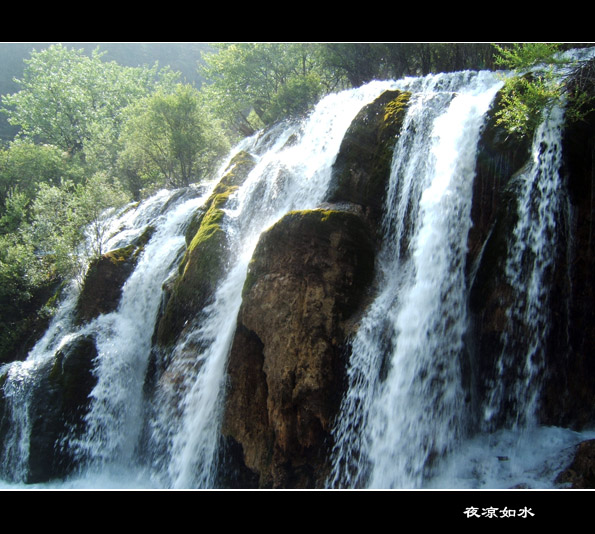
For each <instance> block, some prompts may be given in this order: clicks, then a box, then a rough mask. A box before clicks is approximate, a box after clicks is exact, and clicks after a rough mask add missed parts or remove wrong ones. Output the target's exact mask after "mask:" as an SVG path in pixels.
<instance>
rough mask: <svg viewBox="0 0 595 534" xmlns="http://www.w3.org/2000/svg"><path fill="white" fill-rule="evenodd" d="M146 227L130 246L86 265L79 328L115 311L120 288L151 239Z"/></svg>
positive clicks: (78, 305) (80, 299) (111, 252)
mask: <svg viewBox="0 0 595 534" xmlns="http://www.w3.org/2000/svg"><path fill="white" fill-rule="evenodd" d="M153 232H154V228H152V227H149V228H148V229H147V230H146V231H145V232H143V234H142V235H141V236H139V237H138V238H137V239H136V240H134V241H133V242H132V243H131V244H130V245H128V246H126V247H123V248H119V249H116V250H111V251H110V252H106V253H105V254H102V255H101V256H99V257H98V258H96V259H95V260H93V261H92V262H91V264H90V265H89V269H88V270H87V274H86V275H85V280H84V282H83V287H82V289H81V294H80V297H79V300H78V302H77V308H76V319H75V321H76V323H78V324H82V323H85V322H87V321H90V320H92V319H94V318H96V317H98V316H99V315H102V314H105V313H110V312H112V311H114V310H116V309H117V307H118V304H119V303H120V298H121V297H122V288H123V287H124V284H125V283H126V280H128V277H129V276H130V275H131V274H132V272H133V271H134V268H135V267H136V264H137V262H138V259H139V257H140V255H141V253H142V251H143V250H144V247H145V245H146V244H147V242H148V241H149V239H150V238H151V236H152V235H153Z"/></svg>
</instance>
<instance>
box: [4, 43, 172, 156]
mask: <svg viewBox="0 0 595 534" xmlns="http://www.w3.org/2000/svg"><path fill="white" fill-rule="evenodd" d="M102 56H103V53H100V52H99V50H98V49H96V50H95V51H93V53H92V54H91V55H90V56H88V55H86V54H85V53H84V51H83V50H82V49H81V50H69V49H67V48H66V47H64V46H63V45H61V44H58V45H52V46H50V47H48V48H47V49H45V50H42V51H40V52H36V51H33V52H32V54H31V57H30V59H28V60H25V63H26V67H25V70H24V73H23V77H22V79H19V80H15V81H16V82H17V83H18V85H19V86H20V87H21V89H20V91H18V92H16V93H14V94H11V95H5V96H3V97H2V105H3V108H2V111H3V112H4V113H6V114H7V115H8V121H9V123H10V124H12V125H16V126H19V127H20V135H21V137H23V138H25V139H28V140H32V141H35V142H41V143H49V144H52V145H55V146H56V147H58V148H60V149H61V150H63V151H66V152H68V153H70V154H75V153H79V152H81V151H83V150H84V149H85V148H88V145H89V144H91V143H92V142H93V141H97V140H98V139H101V138H100V137H98V136H97V135H96V134H97V132H98V131H101V132H103V134H104V138H103V139H101V141H102V148H103V149H104V150H109V149H110V145H112V144H113V143H115V140H116V139H117V137H118V133H119V129H120V126H121V121H122V110H123V109H124V108H125V107H126V106H128V105H129V104H130V103H131V102H133V101H135V100H136V99H138V98H140V97H143V96H146V95H147V94H150V93H151V92H153V91H154V90H155V89H156V88H157V87H159V86H163V85H165V86H167V85H171V84H172V83H173V81H174V80H175V79H176V78H177V75H176V74H174V73H171V72H170V71H169V70H167V69H166V70H161V71H160V70H158V68H157V65H155V66H153V67H152V68H148V67H122V66H120V65H118V64H117V63H115V62H106V61H103V60H102V59H101V58H102ZM106 132H109V135H108V136H107V138H106V137H105V134H106ZM98 151H99V149H98V147H97V146H96V147H95V152H98Z"/></svg>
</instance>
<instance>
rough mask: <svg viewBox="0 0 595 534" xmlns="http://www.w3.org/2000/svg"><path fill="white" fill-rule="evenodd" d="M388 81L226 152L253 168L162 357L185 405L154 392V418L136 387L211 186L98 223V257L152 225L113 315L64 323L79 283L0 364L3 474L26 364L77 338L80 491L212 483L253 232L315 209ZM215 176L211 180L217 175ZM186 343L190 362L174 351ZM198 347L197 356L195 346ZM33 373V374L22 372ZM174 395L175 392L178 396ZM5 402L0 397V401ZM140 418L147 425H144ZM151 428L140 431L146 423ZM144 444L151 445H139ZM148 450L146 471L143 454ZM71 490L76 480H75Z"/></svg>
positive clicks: (18, 449) (24, 437) (14, 439)
mask: <svg viewBox="0 0 595 534" xmlns="http://www.w3.org/2000/svg"><path fill="white" fill-rule="evenodd" d="M393 86H394V82H391V81H387V82H372V83H370V84H368V85H367V86H364V87H362V88H360V89H354V90H348V91H344V92H341V93H337V94H332V95H329V96H328V97H326V98H324V99H323V100H322V101H321V102H320V103H319V104H318V106H317V107H316V109H315V110H314V111H313V112H312V113H311V114H310V116H309V117H307V118H306V119H305V120H303V121H297V122H291V123H289V124H282V125H279V126H278V127H277V128H275V129H273V130H272V131H271V132H269V133H268V134H267V135H265V136H260V135H256V136H254V137H253V138H250V139H246V140H244V141H242V142H241V143H240V144H239V145H238V146H237V147H236V148H235V149H234V151H233V152H232V154H231V155H230V156H229V157H228V158H227V161H226V163H225V164H224V165H223V166H222V168H221V171H220V175H221V174H222V173H223V170H224V169H225V168H226V166H227V163H229V161H230V160H231V159H232V155H233V153H236V152H239V151H240V150H247V151H249V152H250V153H251V154H253V155H254V156H255V157H256V159H257V164H256V167H255V168H254V170H253V171H252V172H251V174H250V175H249V177H248V178H247V180H246V181H245V183H244V185H243V186H242V187H241V188H240V189H239V190H238V191H236V192H235V193H234V194H233V197H232V198H231V202H230V205H229V206H228V207H227V208H226V216H225V220H224V223H223V224H224V229H225V231H226V232H227V233H228V235H229V239H230V245H231V246H230V248H231V250H233V256H232V258H231V259H230V262H229V265H228V268H227V271H226V274H225V276H224V277H223V279H222V280H221V282H220V283H219V286H218V289H217V291H216V294H215V297H214V299H213V302H212V304H211V305H210V306H209V308H208V310H204V311H205V312H206V313H204V314H203V316H204V317H206V319H205V320H204V321H202V322H199V323H198V324H196V325H195V327H194V328H193V329H191V330H190V331H189V332H188V333H187V334H186V335H185V337H184V338H183V339H182V340H181V341H180V342H179V343H178V344H177V346H176V347H175V349H174V354H173V355H171V359H172V361H173V362H174V364H173V365H174V366H175V365H180V367H181V368H182V370H183V378H182V384H181V389H182V391H183V395H182V399H181V401H180V402H179V404H177V405H176V406H175V407H174V411H175V412H176V413H175V415H174V414H172V411H171V410H172V406H171V402H170V401H171V399H170V398H168V395H170V394H171V393H172V392H169V391H157V393H156V395H155V397H156V398H155V399H153V403H152V404H153V406H156V408H155V409H154V411H153V413H149V412H150V410H148V409H147V408H146V406H145V404H146V402H147V399H146V398H145V396H144V392H143V385H144V381H145V375H146V372H147V368H148V364H149V358H150V354H151V344H152V339H151V338H152V335H153V332H154V329H155V321H156V319H157V315H158V312H159V307H160V305H161V299H162V286H163V284H164V282H165V281H166V280H168V279H169V278H170V277H171V276H172V274H173V273H174V272H175V270H176V269H177V268H178V264H179V261H180V259H181V254H182V253H183V250H184V248H185V237H184V233H185V230H186V228H187V226H188V224H189V222H190V220H191V218H192V216H193V214H194V213H195V212H196V210H197V209H198V208H200V206H201V205H203V204H204V202H205V201H206V199H207V198H208V197H209V195H210V193H211V191H212V190H213V187H214V185H215V184H216V182H217V179H216V180H214V181H213V182H212V183H211V184H209V185H208V186H207V187H206V188H203V189H204V190H203V191H201V194H198V192H197V191H195V190H191V192H190V194H184V192H182V193H180V192H176V191H173V192H172V191H162V192H160V193H158V194H157V195H155V196H153V197H151V198H149V199H147V200H146V201H144V202H142V203H141V204H140V205H139V206H137V207H129V209H128V210H126V211H125V212H124V213H123V214H120V215H119V216H114V217H113V219H110V220H108V221H106V224H107V225H108V226H109V227H110V228H112V229H113V232H112V234H111V235H110V238H109V240H108V241H107V242H106V243H105V244H104V245H103V247H102V249H103V250H111V249H113V248H117V247H121V246H125V245H127V244H128V243H131V242H132V240H133V239H134V238H135V237H138V236H140V235H141V234H142V233H143V231H144V230H146V229H147V228H148V227H149V226H151V227H153V228H155V232H154V234H153V235H152V237H151V239H150V240H149V242H148V243H147V244H146V246H145V248H144V251H143V253H142V256H141V257H140V259H139V261H138V264H137V265H136V267H135V270H134V272H133V273H132V274H131V276H130V277H129V279H128V281H127V282H126V284H125V286H124V287H123V291H122V297H121V301H120V304H119V306H118V308H117V310H115V311H114V312H111V313H107V314H102V315H100V316H99V317H97V318H96V319H94V320H92V321H91V322H90V323H88V324H85V325H83V326H76V325H74V324H73V310H74V307H75V304H76V298H77V294H78V288H75V289H74V290H73V292H72V296H71V297H69V298H68V299H66V301H65V304H64V306H63V307H62V308H61V310H60V311H59V313H58V315H57V316H56V318H55V320H54V322H53V323H52V325H51V327H50V329H49V330H48V333H47V334H46V335H45V336H44V338H43V339H42V340H41V341H40V342H39V343H38V345H37V346H36V347H35V348H34V349H33V351H32V352H31V354H30V356H29V359H28V360H26V361H25V362H15V363H14V364H10V365H9V366H5V367H6V369H4V368H3V369H2V376H3V377H7V380H6V382H7V385H5V387H4V395H5V396H6V399H7V401H8V404H9V405H10V406H9V407H8V411H9V412H10V414H11V415H10V418H11V421H10V427H11V430H10V435H9V437H8V439H7V444H8V445H5V447H4V451H5V452H4V454H5V456H7V457H10V462H8V460H6V461H5V462H4V464H5V465H6V464H7V463H10V465H11V467H10V469H9V471H10V472H7V473H4V472H3V473H2V476H3V477H5V478H6V479H10V480H15V481H17V482H19V481H23V480H24V477H25V475H24V472H25V471H26V463H27V454H28V450H27V443H28V439H29V423H28V402H27V398H28V395H29V393H28V391H29V389H31V387H30V385H29V384H28V382H34V381H35V370H34V369H32V368H33V367H34V362H36V361H38V360H39V361H52V360H53V358H54V354H55V353H56V351H57V350H58V349H59V348H60V347H61V346H63V345H64V344H65V343H66V342H67V341H68V340H69V339H72V338H73V337H74V336H76V335H78V334H90V335H92V336H93V337H94V340H95V344H96V346H97V352H98V355H97V358H96V362H95V363H96V365H95V370H94V373H95V375H96V378H97V384H96V385H95V387H94V389H93V391H92V393H91V396H90V398H91V404H90V409H89V413H88V414H87V416H86V431H85V433H84V434H83V435H82V436H80V437H79V438H76V439H70V441H69V443H68V444H67V446H68V447H69V448H70V449H72V450H73V451H74V452H75V454H76V455H77V457H79V458H81V459H82V460H83V467H82V471H81V473H79V476H80V477H81V480H82V482H80V483H81V484H91V485H94V486H95V485H99V486H101V485H103V484H109V485H114V484H115V485H120V484H122V485H126V484H127V483H130V482H126V480H129V481H130V480H132V481H134V482H132V484H134V485H140V486H148V487H153V486H158V487H174V488H183V487H212V486H213V485H214V484H215V478H216V468H217V466H216V462H217V448H218V440H219V437H218V428H219V423H220V421H219V419H220V416H221V414H220V410H221V400H222V399H221V396H222V393H223V386H224V378H225V376H224V375H225V363H226V357H227V354H228V352H229V349H230V343H231V339H232V336H233V332H234V329H235V324H236V323H235V319H236V316H237V312H238V309H239V306H240V304H241V290H242V286H243V283H244V280H245V277H246V272H247V267H248V262H249V260H250V258H251V255H252V252H253V250H254V248H255V246H256V243H257V241H258V238H259V236H260V233H261V232H262V231H264V230H265V229H267V228H268V227H269V226H271V225H272V224H273V223H275V222H276V221H277V220H278V219H279V218H280V217H282V216H283V215H284V214H285V213H287V212H288V211H291V210H296V209H308V208H314V207H317V205H318V204H319V203H320V202H322V200H323V198H324V195H325V193H326V191H327V188H328V181H329V178H330V171H331V166H332V163H333V161H334V158H335V156H336V154H337V152H338V150H339V146H340V143H341V141H342V139H343V136H344V134H345V131H346V130H347V128H348V126H349V125H350V124H351V121H352V120H353V118H354V117H355V115H356V114H357V113H358V111H359V110H360V109H361V108H362V107H363V106H364V105H365V104H366V103H368V102H370V101H372V100H373V99H374V98H376V97H377V96H378V95H379V94H381V93H382V92H383V91H384V90H386V89H388V88H391V87H393ZM220 175H219V176H220ZM188 346H192V349H193V350H194V351H195V352H194V353H193V359H194V363H193V365H192V366H191V369H187V368H184V366H185V365H186V363H187V361H186V362H185V360H184V358H183V357H182V358H179V364H177V363H176V362H177V359H176V356H177V355H179V354H182V355H183V353H184V351H185V350H186V348H187V347H188ZM197 347H198V349H197ZM29 369H31V371H29ZM177 394H178V393H176V395H177ZM5 402H6V401H5ZM147 417H150V418H152V419H151V420H150V421H147V420H146V419H147ZM147 426H148V427H149V428H150V432H149V436H148V437H147V436H146V427H147ZM143 439H147V440H149V442H150V444H149V445H147V444H146V443H145V444H142V443H141V440H143ZM151 447H154V448H155V449H156V450H159V451H160V452H161V453H162V456H161V457H158V458H155V457H153V458H152V460H151V462H152V464H151V465H150V466H149V467H148V468H147V469H148V472H146V471H145V467H144V466H143V460H142V458H141V456H142V454H141V450H142V449H147V448H151ZM72 483H73V484H76V482H72Z"/></svg>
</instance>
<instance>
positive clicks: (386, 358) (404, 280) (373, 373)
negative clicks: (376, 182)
mask: <svg viewBox="0 0 595 534" xmlns="http://www.w3.org/2000/svg"><path fill="white" fill-rule="evenodd" d="M500 86H501V82H500V81H499V80H498V78H497V77H495V76H494V75H493V74H490V73H479V74H477V75H471V74H470V73H458V74H456V75H440V76H436V77H434V76H432V77H428V78H427V79H426V80H425V84H424V86H423V87H421V88H420V89H419V90H417V91H416V92H414V93H413V96H412V102H411V104H410V107H409V110H408V115H407V117H406V120H405V123H404V125H403V133H402V135H401V136H400V137H399V140H398V142H397V146H396V147H395V153H394V157H393V168H392V172H391V182H390V187H389V191H388V194H387V205H386V207H385V221H384V229H385V242H384V250H383V251H382V252H381V255H380V262H379V270H380V276H381V278H382V281H381V283H380V285H381V287H382V288H383V289H382V291H381V292H380V293H379V294H378V296H377V298H376V300H375V302H374V303H373V304H372V306H371V307H370V310H369V312H368V314H367V316H366V318H365V319H364V320H363V324H362V327H361V328H360V329H359V331H358V334H357V336H356V337H355V339H354V341H353V348H352V362H351V367H350V369H349V379H350V384H349V387H348V393H347V395H346V396H345V399H344V401H343V405H342V408H341V413H340V415H339V417H338V421H339V423H338V428H337V429H336V437H337V438H336V446H335V451H334V470H333V476H332V478H331V484H332V485H337V484H338V485H341V486H346V487H354V486H356V487H357V486H362V485H363V486H370V487H385V488H386V487H389V488H390V487H401V488H411V487H420V486H421V485H422V482H423V479H424V476H425V475H426V474H427V472H428V470H429V468H430V467H431V463H432V461H434V460H435V459H438V458H440V457H441V456H442V455H444V454H445V453H447V452H448V451H449V450H450V449H451V447H452V446H453V445H454V443H455V442H456V439H457V437H458V435H459V433H460V431H461V427H462V425H463V424H464V420H462V407H461V404H462V400H461V397H462V390H461V384H460V383H461V378H460V365H461V363H460V359H461V357H462V354H461V353H462V345H463V334H464V331H465V326H466V321H465V305H466V303H465V299H466V287H465V276H464V267H465V254H466V236H467V234H468V230H469V227H470V224H471V220H470V205H471V191H472V188H471V186H472V182H473V177H474V170H475V150H476V146H477V142H478V139H479V133H480V128H481V126H482V124H483V117H484V114H485V113H486V111H487V110H488V108H489V105H490V103H491V101H492V99H493V97H494V96H495V94H496V92H497V90H498V89H499V87H500ZM379 325H380V326H381V328H379ZM381 374H383V375H384V376H381ZM354 421H357V424H354V423H353V422H354Z"/></svg>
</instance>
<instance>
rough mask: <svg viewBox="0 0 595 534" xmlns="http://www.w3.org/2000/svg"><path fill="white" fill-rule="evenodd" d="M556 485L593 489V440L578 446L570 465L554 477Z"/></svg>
mask: <svg viewBox="0 0 595 534" xmlns="http://www.w3.org/2000/svg"><path fill="white" fill-rule="evenodd" d="M556 483H557V484H565V485H568V487H569V488H570V489H595V440H589V441H583V442H582V443H579V444H578V446H577V447H576V451H575V454H574V458H573V460H572V463H571V464H570V465H569V466H568V467H567V468H566V469H565V470H564V471H562V472H561V473H560V474H559V475H558V476H557V477H556Z"/></svg>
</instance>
